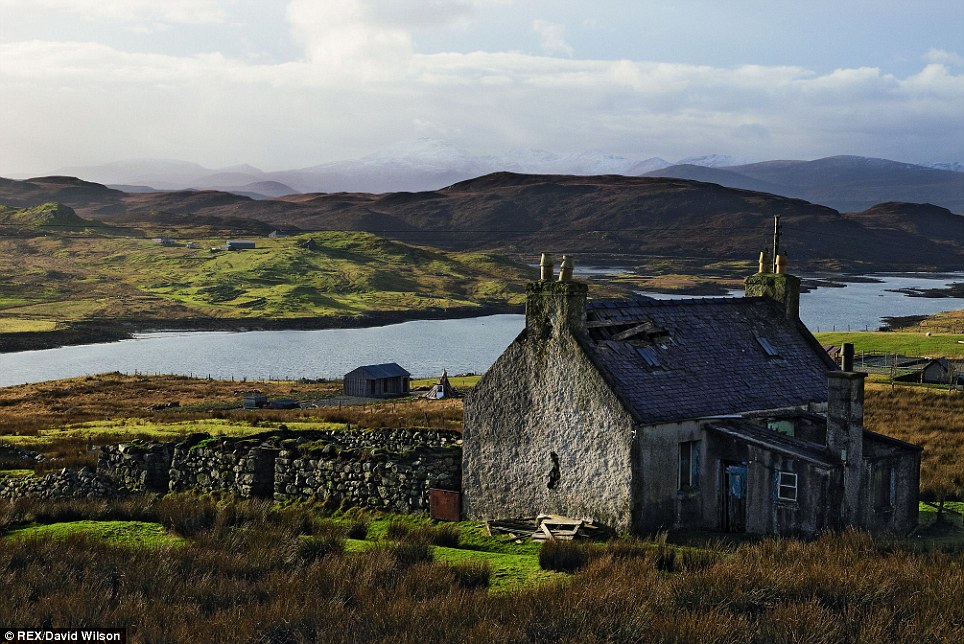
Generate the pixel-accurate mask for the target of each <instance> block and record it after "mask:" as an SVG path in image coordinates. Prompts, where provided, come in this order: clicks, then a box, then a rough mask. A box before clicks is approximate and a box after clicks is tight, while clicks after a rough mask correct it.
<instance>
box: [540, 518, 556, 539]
mask: <svg viewBox="0 0 964 644" xmlns="http://www.w3.org/2000/svg"><path fill="white" fill-rule="evenodd" d="M539 529H540V530H542V532H543V534H545V538H546V539H548V540H549V541H555V540H556V535H554V534H552V530H550V529H549V526H547V525H546V523H545V521H543V522H542V525H540V526H539Z"/></svg>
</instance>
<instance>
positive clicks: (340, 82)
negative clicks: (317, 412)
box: [0, 0, 964, 174]
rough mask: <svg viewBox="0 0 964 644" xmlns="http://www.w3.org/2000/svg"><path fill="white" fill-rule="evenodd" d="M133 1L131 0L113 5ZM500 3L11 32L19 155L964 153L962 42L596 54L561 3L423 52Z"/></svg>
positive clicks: (321, 9) (324, 8)
mask: <svg viewBox="0 0 964 644" xmlns="http://www.w3.org/2000/svg"><path fill="white" fill-rule="evenodd" d="M39 1H42V2H50V3H54V2H58V1H59V2H60V3H61V4H62V5H63V6H64V7H66V6H68V5H70V6H73V7H75V6H78V5H79V4H80V2H74V3H71V2H68V0H39ZM489 1H492V2H495V1H498V0H489ZM0 2H5V0H0ZM94 4H97V3H94ZM121 4H128V3H120V2H105V3H104V4H103V6H102V8H101V10H102V11H115V10H116V11H120V9H118V7H119V6H120V5H121ZM215 4H216V3H213V2H206V1H205V0H192V1H191V2H190V3H188V2H183V3H182V2H177V1H176V0H175V1H174V2H170V3H167V5H165V3H157V5H158V6H166V8H165V9H158V11H160V12H161V13H158V14H151V13H150V11H149V7H148V5H147V3H140V2H138V1H136V0H135V1H134V2H132V3H130V6H131V7H135V8H137V7H140V9H137V10H136V11H135V10H133V9H132V11H134V13H132V14H130V16H134V17H138V18H137V19H146V18H145V16H152V18H151V19H158V20H160V19H161V18H163V19H164V20H174V19H175V18H177V16H178V15H179V14H177V13H176V12H175V13H172V11H173V9H172V7H174V6H176V5H179V6H181V8H185V7H189V6H190V7H195V6H196V7H202V8H203V7H207V8H208V9H211V10H212V11H213V10H214V8H216V7H215ZM151 6H153V5H151ZM482 6H483V0H479V2H472V1H469V0H464V1H455V0H452V1H449V2H441V1H438V2H425V3H424V4H423V3H416V2H414V1H403V0H384V2H375V1H374V0H367V1H366V0H324V1H321V0H292V1H291V2H289V3H288V6H287V14H286V16H287V20H288V27H289V28H290V32H291V35H292V37H293V38H294V39H295V41H296V42H297V43H298V44H299V46H300V47H301V51H302V52H303V53H302V55H300V56H294V57H293V59H291V60H287V61H286V62H281V63H271V64H268V63H264V62H256V61H250V60H243V59H238V58H232V57H230V56H225V55H222V54H219V53H211V54H205V55H183V56H177V55H165V54H158V53H137V52H130V51H123V50H121V49H119V48H115V47H110V46H107V45H104V44H98V43H91V42H53V41H40V40H34V41H23V42H8V43H6V44H3V45H0V94H2V95H3V96H5V97H15V100H6V101H4V102H2V103H0V122H3V123H4V128H3V129H2V130H0V148H2V149H3V150H4V155H2V157H3V158H2V161H0V162H2V163H3V166H0V174H2V173H4V172H6V173H10V172H12V171H14V170H17V169H18V168H21V169H22V168H28V167H29V168H36V169H38V170H43V169H46V170H47V171H49V170H52V169H56V168H58V167H61V166H64V165H76V164H84V163H95V162H104V161H111V160H117V159H125V158H132V157H173V158H185V159H190V160H192V161H197V162H201V163H205V164H208V165H229V164H233V163H240V162H249V163H254V164H256V165H262V166H265V167H267V168H291V167H299V166H308V165H314V164H317V163H321V162H324V161H331V160H336V159H340V158H346V157H349V156H360V155H362V154H365V153H368V152H371V151H373V150H376V149H378V148H381V147H385V146H386V145H387V144H389V143H391V142H394V141H398V140H405V139H411V138H413V137H415V136H421V135H426V134H428V135H432V136H440V137H446V138H452V139H453V142H454V143H457V144H459V145H461V146H462V147H465V148H469V149H475V150H479V151H497V150H501V149H508V148H516V147H522V148H541V149H549V150H553V151H558V152H577V151H581V150H587V149H602V150H606V151H609V152H612V153H615V154H625V155H640V156H643V157H646V156H663V157H665V158H682V157H685V156H690V155H696V154H705V153H708V152H724V153H728V154H732V155H735V156H741V157H749V158H755V159H764V158H785V157H788V156H790V157H795V158H816V157H819V156H827V155H831V154H842V153H852V154H866V155H870V156H884V157H890V158H897V159H901V160H908V161H914V160H917V161H926V160H931V159H939V160H947V159H951V160H955V159H961V158H962V157H964V119H962V118H961V117H960V114H958V113H957V112H958V111H959V109H957V108H956V106H958V105H961V104H964V74H962V72H961V71H960V70H959V69H957V68H956V67H955V62H954V60H955V58H954V57H955V56H956V54H953V53H951V52H943V51H938V50H932V51H931V52H929V53H928V54H927V59H928V61H930V62H929V64H926V65H924V66H923V67H922V68H921V69H919V70H917V71H915V72H914V73H912V74H909V75H903V76H897V75H894V74H891V73H887V72H886V71H884V70H881V69H879V68H875V67H860V68H841V69H837V70H834V71H832V72H829V73H817V72H815V71H813V70H810V69H807V68H805V67H795V66H775V65H743V66H737V67H725V66H715V65H691V64H681V63H665V62H658V61H634V60H616V61H613V60H586V59H576V58H573V56H574V52H573V50H572V48H571V47H570V46H569V45H568V43H566V40H565V33H564V30H563V28H562V26H561V25H556V24H552V23H548V22H545V21H541V22H540V21H537V22H536V23H534V24H533V25H532V28H533V29H534V30H535V32H536V33H537V34H539V35H540V37H541V38H542V43H543V48H544V50H545V53H546V55H543V56H533V55H526V54H522V53H517V52H484V51H476V52H471V53H454V52H447V53H436V54H424V53H418V52H417V50H416V46H415V42H414V36H413V34H414V33H416V32H417V30H418V29H422V28H426V27H432V26H446V25H458V24H460V21H464V20H469V19H471V18H472V16H473V15H474V13H473V12H477V11H479V9H480V7H482ZM409 10H410V11H409ZM138 11H139V12H140V13H138ZM164 12H167V13H164ZM402 14H405V17H404V18H403V17H401V16H402ZM211 15H212V19H213V17H214V14H211ZM134 17H131V18H129V19H131V20H133V19H134ZM195 17H197V16H195ZM124 19H125V20H126V19H128V18H124ZM185 19H186V18H185ZM560 54H562V55H563V56H562V57H560V56H559V55H560Z"/></svg>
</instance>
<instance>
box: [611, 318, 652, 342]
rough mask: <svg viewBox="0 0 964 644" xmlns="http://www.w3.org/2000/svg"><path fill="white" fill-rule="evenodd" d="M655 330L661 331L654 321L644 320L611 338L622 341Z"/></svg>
mask: <svg viewBox="0 0 964 644" xmlns="http://www.w3.org/2000/svg"><path fill="white" fill-rule="evenodd" d="M654 331H659V327H657V326H656V325H655V324H653V323H652V322H643V323H642V324H637V325H636V326H634V327H632V328H630V329H626V330H625V331H620V332H619V333H616V334H614V335H613V337H611V338H609V339H610V340H615V341H616V342H622V341H623V340H628V339H629V338H631V337H633V336H637V335H639V334H641V333H653V332H654Z"/></svg>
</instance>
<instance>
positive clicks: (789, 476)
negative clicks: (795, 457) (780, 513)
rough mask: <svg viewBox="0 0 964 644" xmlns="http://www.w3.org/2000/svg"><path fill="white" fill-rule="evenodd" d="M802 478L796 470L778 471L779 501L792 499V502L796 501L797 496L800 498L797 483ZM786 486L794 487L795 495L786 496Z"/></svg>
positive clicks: (788, 487)
mask: <svg viewBox="0 0 964 644" xmlns="http://www.w3.org/2000/svg"><path fill="white" fill-rule="evenodd" d="M799 482H800V479H799V477H798V476H797V474H796V472H783V471H778V472H777V500H778V501H790V502H791V503H796V502H797V498H799V496H800V494H799V489H798V487H797V485H798V484H799ZM784 488H787V489H792V490H793V496H784V493H783V490H784Z"/></svg>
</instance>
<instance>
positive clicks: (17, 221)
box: [0, 202, 99, 230]
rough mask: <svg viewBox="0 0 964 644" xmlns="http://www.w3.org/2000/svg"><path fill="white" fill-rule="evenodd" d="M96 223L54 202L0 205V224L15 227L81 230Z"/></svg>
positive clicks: (96, 223)
mask: <svg viewBox="0 0 964 644" xmlns="http://www.w3.org/2000/svg"><path fill="white" fill-rule="evenodd" d="M98 224H99V222H93V221H87V220H86V219H82V218H81V217H78V216H77V213H75V212H74V209H73V208H70V207H68V206H65V205H63V204H59V203H56V202H47V203H43V204H40V205H39V206H34V207H33V208H11V207H9V206H2V205H0V225H3V226H5V227H11V228H15V229H29V230H37V229H45V228H46V229H57V230H83V229H84V228H85V227H89V226H96V225H98Z"/></svg>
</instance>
